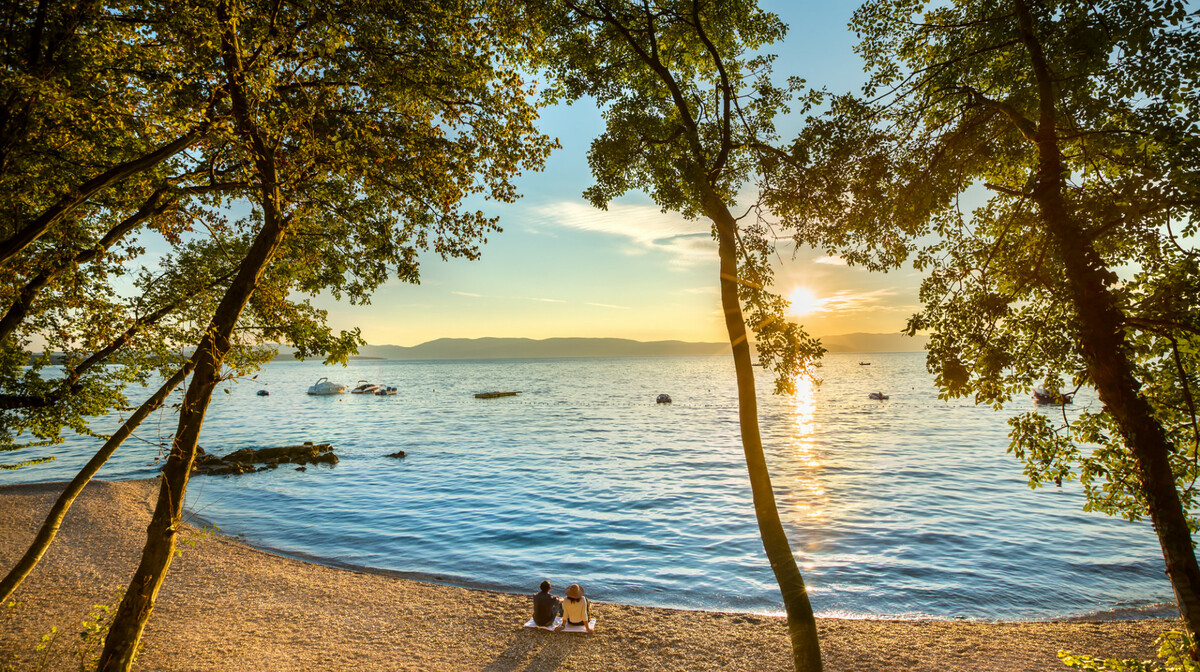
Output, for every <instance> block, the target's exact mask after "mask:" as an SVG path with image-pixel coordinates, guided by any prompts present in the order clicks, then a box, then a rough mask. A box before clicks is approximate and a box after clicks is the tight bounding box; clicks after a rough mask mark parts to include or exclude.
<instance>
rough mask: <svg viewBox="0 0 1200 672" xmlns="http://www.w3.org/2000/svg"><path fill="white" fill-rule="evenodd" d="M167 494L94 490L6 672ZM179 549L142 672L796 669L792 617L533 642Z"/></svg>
mask: <svg viewBox="0 0 1200 672" xmlns="http://www.w3.org/2000/svg"><path fill="white" fill-rule="evenodd" d="M157 483H158V482H157V481H156V480H145V481H124V482H95V483H93V484H91V485H89V486H88V488H87V489H86V490H85V491H84V493H83V495H82V496H81V497H80V498H79V500H77V501H76V503H75V506H74V507H73V508H72V509H71V512H70V513H69V514H68V516H67V519H66V521H65V523H64V526H63V529H62V531H61V532H60V533H59V535H58V538H57V540H56V541H55V544H54V546H53V547H52V548H51V549H50V551H49V553H47V555H46V557H45V558H43V560H42V562H41V564H40V565H39V566H38V568H37V569H36V570H35V571H34V573H33V574H32V575H31V576H30V577H29V579H28V580H27V581H26V583H25V584H24V585H23V586H22V587H21V588H20V589H19V590H18V592H17V594H16V595H15V596H14V599H15V601H16V602H18V604H17V605H16V606H15V607H9V608H0V668H2V666H3V664H4V663H7V662H11V661H13V660H14V659H13V655H14V654H15V655H16V656H17V660H18V662H19V663H20V665H24V664H28V663H29V662H30V661H32V660H33V656H34V655H35V654H34V647H35V646H36V645H37V643H38V641H39V640H40V638H41V636H42V635H44V634H46V633H48V632H49V631H50V629H51V627H52V626H56V625H57V626H58V628H59V630H60V633H61V636H60V638H59V641H58V643H57V644H56V650H59V651H62V652H64V653H65V652H67V651H68V649H69V648H71V647H73V646H74V641H75V640H78V638H79V635H78V633H79V630H80V628H79V621H80V620H81V619H82V618H83V617H85V616H86V615H87V614H88V613H90V611H91V607H92V605H97V604H111V605H114V607H115V605H116V604H117V603H118V602H119V601H120V597H121V594H122V593H123V592H124V589H125V585H126V582H127V581H128V580H129V576H130V575H131V574H132V572H133V569H134V568H135V567H136V565H137V560H138V558H139V556H140V552H141V547H142V544H143V543H144V542H145V529H146V525H147V523H148V522H149V519H150V512H151V510H152V508H153V504H154V499H155V495H156V493H157ZM61 488H62V484H60V483H49V484H34V485H16V486H2V487H0V571H5V572H7V571H8V569H9V568H11V567H12V566H13V564H14V563H15V562H16V560H17V558H19V557H20V555H21V554H22V553H23V552H24V551H25V549H26V547H27V546H28V544H29V542H30V541H31V540H32V539H33V536H34V534H35V532H36V530H37V528H38V526H39V525H40V524H41V522H42V520H43V518H44V516H45V514H46V512H47V511H48V510H49V508H50V506H51V504H52V503H53V501H54V497H55V496H56V495H57V493H58V492H59V491H60V490H61ZM183 536H184V538H186V539H191V540H193V541H195V546H194V547H190V546H188V545H186V544H185V545H183V546H182V548H183V556H182V557H179V558H176V559H175V562H174V563H173V564H172V566H171V571H170V573H169V574H168V576H167V580H166V584H165V585H164V587H163V590H162V592H161V593H160V596H159V600H158V604H157V606H156V608H155V611H154V614H153V616H152V617H151V619H150V623H149V625H148V626H147V628H146V634H145V637H144V638H143V641H144V643H145V647H144V649H143V651H142V655H141V658H140V660H139V663H138V665H137V667H136V669H140V670H197V671H199V670H228V671H235V672H236V671H243V670H244V671H253V672H266V671H275V670H296V671H300V670H354V671H355V672H369V671H374V670H455V671H458V670H480V671H487V672H499V671H502V670H504V671H507V670H514V671H516V670H519V671H523V672H535V671H543V672H548V671H550V670H560V671H563V672H566V671H570V670H596V671H598V672H599V671H606V670H680V671H683V670H688V671H691V670H745V671H747V672H751V671H754V672H760V671H761V672H769V671H775V670H778V671H779V672H785V671H787V670H790V669H791V665H790V662H791V657H790V655H791V654H790V648H789V643H788V637H787V625H786V622H785V621H784V619H783V618H779V617H768V616H757V615H750V614H727V613H718V612H704V611H685V610H676V609H658V608H653V607H639V606H629V605H620V604H603V603H596V604H595V607H594V608H595V614H594V615H596V616H597V618H598V623H597V626H596V634H595V635H593V636H587V635H574V634H563V633H558V634H555V633H550V632H546V631H542V630H534V629H525V628H522V627H521V624H522V623H524V621H525V620H526V619H528V617H529V616H528V614H529V611H530V598H529V596H528V595H513V594H508V593H499V592H494V591H487V590H478V589H468V588H459V587H451V586H443V585H437V584H433V583H426V582H422V581H416V580H411V579H405V578H396V577H394V576H389V575H386V574H380V573H373V572H363V571H355V570H351V569H342V568H337V567H330V566H327V565H322V564H317V563H310V562H304V561H301V560H297V559H293V558H289V557H283V556H280V555H276V554H273V553H269V552H266V551H262V550H259V549H256V548H252V547H251V546H249V545H247V544H245V543H242V542H240V541H238V540H236V539H234V538H231V537H226V536H221V535H204V534H201V533H200V532H199V530H197V529H196V528H195V527H191V526H188V528H187V529H186V530H185V533H184V535H183ZM538 578H540V577H531V582H533V581H536V580H537V579H538ZM581 579H584V581H583V582H584V583H585V585H586V580H585V579H586V577H581ZM562 588H563V586H556V587H555V592H561V590H562ZM819 627H820V634H821V648H822V652H823V655H824V659H825V668H826V669H827V670H835V671H840V670H845V671H859V672H873V671H876V670H878V671H879V672H883V671H884V670H887V671H889V672H890V671H894V670H900V669H922V670H939V671H955V670H962V671H964V672H965V671H974V670H989V671H990V672H1002V671H1010V670H1011V671H1018V670H1020V671H1025V670H1065V669H1067V668H1066V667H1064V666H1063V665H1062V664H1061V663H1060V662H1059V661H1058V659H1057V657H1056V655H1055V654H1056V652H1057V651H1058V650H1060V649H1069V650H1074V651H1077V652H1083V653H1092V654H1104V655H1106V656H1115V657H1121V658H1137V659H1143V660H1144V659H1148V658H1151V657H1153V653H1154V647H1153V641H1154V639H1155V637H1157V636H1158V635H1159V634H1160V633H1161V632H1163V631H1165V630H1169V629H1172V628H1177V627H1178V623H1177V622H1176V621H1174V620H1168V619H1146V620H1131V621H1103V622H1086V621H1052V622H1013V623H973V622H963V621H888V620H859V619H821V620H820V622H819ZM65 642H69V644H66V643H65ZM20 665H19V666H18V669H23V668H22V667H21V666H20ZM51 669H63V670H65V669H78V662H76V661H74V660H73V659H69V658H66V657H65V656H64V657H63V658H62V659H60V660H59V661H58V662H57V663H56V664H55V665H54V666H52V668H51Z"/></svg>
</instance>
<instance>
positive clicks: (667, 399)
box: [658, 394, 671, 404]
mask: <svg viewBox="0 0 1200 672" xmlns="http://www.w3.org/2000/svg"><path fill="white" fill-rule="evenodd" d="M658 403H660V404H669V403H671V395H669V394H660V395H658Z"/></svg>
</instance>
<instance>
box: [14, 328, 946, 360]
mask: <svg viewBox="0 0 1200 672" xmlns="http://www.w3.org/2000/svg"><path fill="white" fill-rule="evenodd" d="M928 340H929V339H928V338H927V337H925V336H917V337H915V338H910V337H908V336H904V335H903V334H862V333H859V334H841V335H838V336H823V337H822V338H821V342H822V343H823V344H824V345H825V349H826V350H828V351H829V352H920V351H921V350H924V348H925V343H926V342H927V341H928ZM292 352H294V350H293V349H292V348H289V347H286V346H281V347H280V348H279V355H278V357H276V359H291V358H292ZM727 354H729V344H728V343H688V342H685V341H649V342H645V341H634V340H630V339H627V338H546V339H542V340H534V339H532V338H439V339H437V340H436V341H428V342H426V343H422V344H420V345H414V346H411V347H406V346H403V345H365V346H363V347H361V348H359V352H358V357H355V358H354V359H534V358H540V357H546V358H555V357H677V356H681V355H727ZM34 357H35V355H34V353H30V363H32V361H33V358H34ZM52 361H54V363H55V364H60V363H61V362H62V355H61V353H54V354H53V355H52Z"/></svg>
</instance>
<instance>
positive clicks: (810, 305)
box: [788, 287, 821, 315]
mask: <svg viewBox="0 0 1200 672" xmlns="http://www.w3.org/2000/svg"><path fill="white" fill-rule="evenodd" d="M788 301H791V303H792V309H791V313H792V314H793V315H807V314H809V313H815V312H817V311H818V310H820V308H821V301H820V300H819V299H817V297H816V296H813V293H812V290H810V289H808V288H807V287H797V288H795V289H793V290H792V293H791V294H789V295H788Z"/></svg>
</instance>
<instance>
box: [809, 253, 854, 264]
mask: <svg viewBox="0 0 1200 672" xmlns="http://www.w3.org/2000/svg"><path fill="white" fill-rule="evenodd" d="M813 263H814V264H826V265H828V266H845V265H846V260H845V259H842V258H841V257H832V256H829V255H825V256H824V257H820V258H818V259H813Z"/></svg>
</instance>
